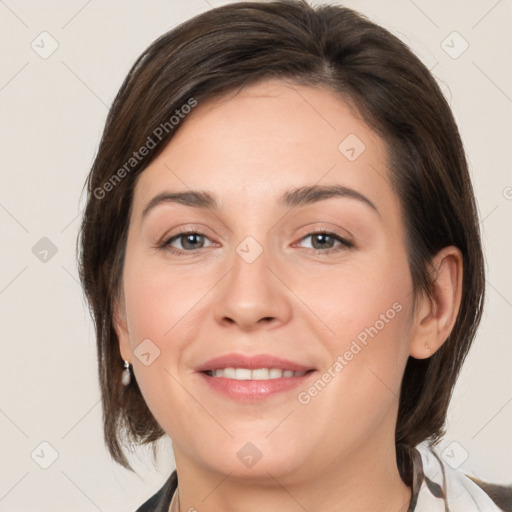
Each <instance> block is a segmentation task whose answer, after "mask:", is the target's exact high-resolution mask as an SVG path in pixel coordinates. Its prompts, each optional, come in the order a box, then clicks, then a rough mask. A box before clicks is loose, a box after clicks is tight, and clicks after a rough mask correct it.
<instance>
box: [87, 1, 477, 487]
mask: <svg viewBox="0 0 512 512" xmlns="http://www.w3.org/2000/svg"><path fill="white" fill-rule="evenodd" d="M270 78H278V79H282V80H285V81H287V82H289V83H292V84H296V85H306V86H313V87H326V88H328V89H330V90H332V91H334V92H335V93H337V94H338V95H339V97H340V99H341V100H343V101H345V102H346V103H347V104H348V105H350V106H351V108H353V109H354V111H355V112H357V114H358V115H360V116H361V117H362V118H363V119H364V121H365V122H366V123H367V124H368V126H369V127H370V128H371V129H372V130H374V131H375V133H377V134H378V135H379V136H380V137H381V138H382V139H383V140H384V142H385V144H386V148H387V157H388V162H387V164H388V167H389V169H390V174H391V177H390V180H391V184H392V187H393V189H394V190H395V192H396V193H397V195H398V197H399V201H400V206H401V210H402V213H403V218H404V223H405V230H406V250H407V257H408V264H409V268H410V272H411V277H412V282H413V294H414V298H416V296H417V294H418V293H419V292H424V293H426V294H427V295H428V297H430V298H432V294H431V291H432V282H433V281H432V279H433V278H432V274H431V272H430V268H431V263H432V258H433V256H434V255H435V254H436V253H437V252H438V251H439V250H440V249H442V248H443V247H446V246H448V245H455V246H456V247H458V248H459V249H460V251H461V252H462V256H463V293H462V298H461V304H460V309H459V312H458V316H457V318H456V321H455V325H454V327H453V329H452V331H451V333H450V335H449V337H448V338H447V340H446V341H445V343H444V344H443V345H442V346H441V348H439V350H437V351H436V352H435V353H434V354H433V355H432V356H431V357H429V358H428V359H422V360H419V359H414V358H412V357H409V359H408V361H407V364H406V368H405V372H404V375H403V379H402V386H401V390H400V397H399V408H398V418H397V424H396V434H395V442H396V446H397V456H398V464H399V470H400V473H401V476H402V478H403V479H404V481H406V482H407V481H410V477H409V476H408V471H407V463H406V462H405V459H404V456H403V454H402V452H401V450H399V449H398V447H405V449H406V450H407V449H408V448H409V449H410V448H412V447H414V446H415V445H417V444H418V443H420V442H422V441H423V440H425V439H427V438H429V437H430V438H431V441H432V443H433V444H435V443H436V442H438V441H439V439H440V437H441V436H442V435H443V434H444V430H443V429H444V425H445V421H446V414H447V409H448V405H449V402H450V398H451V394H452V391H453V387H454V385H455V382H456V379H457V376H458V374H459V371H460V368H461V366H462V363H463V361H464V359H465V357H466V355H467V352H468V350H469V348H470V346H471V343H472V342H473V339H474V337H475V333H476V329H477V327H478V324H479V322H480V318H481V314H482V307H483V301H484V289H485V275H484V260H483V253H482V247H481V240H480V231H479V223H478V215H477V209H476V204H475V198H474V193H473V188H472V184H471V180H470V176H469V172H468V166H467V161H466V156H465V152H464V148H463V144H462V141H461V137H460V134H459V131H458V128H457V125H456V123H455V120H454V117H453V114H452V112H451V110H450V107H449V105H448V103H447V101H446V100H445V98H444V96H443V94H442V92H441V90H440V88H439V86H438V84H437V83H436V80H435V79H434V77H433V76H432V75H431V73H430V72H429V70H428V69H427V68H426V66H425V65H424V64H423V63H422V62H421V61H420V60H419V58H418V57H416V56H415V55H414V53H413V52H412V51H411V50H410V49H409V48H408V47H407V45H406V44H404V43H403V42H402V41H400V39H398V38H397V37H396V36H394V35H393V34H391V33H390V32H389V31H388V30H386V29H384V28H382V27H380V26H379V25H376V24H375V23H373V22H371V21H370V20H369V19H367V18H366V17H365V16H363V15H361V14H359V13H356V12H354V11H353V10H351V9H348V8H344V7H341V6H335V5H321V6H316V7H313V6H311V5H309V4H308V3H307V2H306V1H305V0H282V1H271V2H265V3H260V2H239V3H233V4H228V5H225V6H222V7H218V8H214V9H211V10H209V11H207V12H204V13H202V14H200V15H197V16H195V17H194V18H192V19H190V20H188V21H186V22H184V23H182V24H180V25H179V26H177V27H175V28H173V29H172V30H170V31H169V32H167V33H166V34H164V35H162V36H161V37H159V38H158V39H157V40H156V41H154V42H153V43H152V44H151V45H150V46H149V47H148V48H147V49H146V50H145V51H144V52H143V53H142V55H140V57H139V58H138V59H137V60H136V62H135V64H134V65H133V67H132V68H131V70H130V71H129V73H128V75H127V77H126V79H125V80H124V82H123V84H122V86H121V88H120V90H119V92H118V94H117V96H116V98H115V100H114V102H113V104H112V106H111V109H110V112H109V114H108V118H107V120H106V124H105V128H104V132H103V136H102V138H101V142H100V144H99V149H98V152H97V155H96V158H95V160H94V163H93V165H92V169H91V171H90V173H89V176H88V178H87V182H86V186H87V193H88V198H87V204H86V208H85V213H84V217H83V221H82V224H81V229H80V233H79V240H78V242H79V245H80V255H79V268H80V279H81V282H82V286H83V288H84V291H85V294H86V297H87V300H88V302H89V306H90V310H91V314H92V316H93V318H94V322H95V330H96V338H97V349H98V363H99V380H100V386H101V396H102V404H103V425H104V436H105V441H106V445H107V447H108V449H109V452H110V454H111V456H112V457H113V459H114V460H115V461H116V462H118V463H119V464H121V465H123V466H124V467H125V468H127V469H130V470H132V468H131V466H130V463H129V462H128V460H127V458H126V455H125V451H124V449H125V448H127V447H133V446H134V445H143V444H151V445H152V447H153V453H155V451H154V441H157V440H158V439H160V438H161V437H162V436H163V435H164V434H165V432H164V431H163V429H162V428H161V426H160V425H159V424H158V422H157V421H156V419H155V418H154V416H153V415H152V413H151V411H150V410H149V408H148V407H147V405H146V403H145V401H144V399H143V396H142V394H141V392H140V389H139V387H138V385H137V382H136V380H135V379H132V382H131V384H129V385H128V386H127V387H123V386H122V385H121V384H120V382H121V371H122V359H121V356H120V350H119V342H118V339H117V336H116V332H115V330H114V326H113V307H114V304H115V301H116V300H118V298H119V293H120V290H121V288H122V282H121V276H122V268H123V262H124V254H125V250H126V239H127V231H128V224H129V217H130V212H131V207H132V197H133V191H134V187H135V184H136V182H137V177H138V176H139V175H140V174H141V173H142V172H143V171H144V169H145V168H146V167H147V166H148V165H149V164H150V163H151V162H152V161H153V160H154V159H155V157H156V156H157V155H158V154H159V153H160V152H161V151H162V149H163V148H164V147H165V146H166V145H167V143H168V142H169V141H170V140H171V139H172V137H173V135H174V134H175V133H176V131H177V130H178V129H179V126H181V125H178V126H176V127H175V129H167V130H161V132H162V134H161V137H160V138H158V141H157V147H155V148H154V149H152V151H151V152H150V153H149V154H148V155H147V156H146V157H145V158H143V159H141V160H140V161H137V162H132V163H134V165H133V166H132V167H131V168H129V169H128V171H129V172H128V171H127V172H124V173H122V176H123V179H120V180H117V181H116V182H115V183H112V181H110V182H109V179H111V178H112V176H113V174H114V173H116V170H118V169H119V170H121V166H123V164H125V163H126V162H127V161H129V159H130V158H131V157H132V156H133V152H134V151H136V150H137V149H138V148H140V147H142V146H143V145H145V143H146V141H147V140H148V136H150V135H151V134H152V133H153V132H154V130H155V128H156V127H158V126H162V125H164V124H165V123H166V122H167V123H168V122H169V119H170V118H171V116H173V115H174V114H175V112H176V109H180V108H181V106H182V105H184V104H186V103H187V102H189V101H190V99H191V98H193V99H194V100H195V101H197V102H198V104H199V105H200V104H201V103H202V102H204V101H206V100H208V99H212V98H215V97H221V96H224V95H226V94H227V93H229V92H231V91H233V92H234V91H236V90H239V89H240V88H242V87H243V86H244V85H247V84H251V83H255V82H257V81H259V80H263V79H270ZM184 122H186V120H185V121H184ZM164 132H165V133H164ZM125 171H126V166H125ZM118 177H119V173H118ZM107 182H108V183H110V187H109V192H108V195H106V193H105V190H106V187H105V184H106V183H107ZM103 196H106V197H103ZM409 469H410V468H409Z"/></svg>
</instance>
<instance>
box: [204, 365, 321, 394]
mask: <svg viewBox="0 0 512 512" xmlns="http://www.w3.org/2000/svg"><path fill="white" fill-rule="evenodd" d="M314 373H315V372H314V371H311V372H308V373H305V374H304V375H301V376H299V377H281V378H279V379H269V380H236V379H227V378H225V377H210V376H209V375H206V374H205V373H202V372H201V373H199V375H200V377H201V378H202V379H203V380H204V381H205V382H206V384H207V385H208V386H209V387H210V388H211V389H213V391H216V392H217V393H220V394H221V395H224V396H226V397H228V398H231V399H233V400H249V401H253V400H262V399H265V398H269V397H271V396H275V395H277V394H278V393H283V392H285V391H291V390H292V389H295V388H297V387H299V386H301V385H304V382H305V381H306V380H307V379H309V378H310V377H311V375H313V374H314Z"/></svg>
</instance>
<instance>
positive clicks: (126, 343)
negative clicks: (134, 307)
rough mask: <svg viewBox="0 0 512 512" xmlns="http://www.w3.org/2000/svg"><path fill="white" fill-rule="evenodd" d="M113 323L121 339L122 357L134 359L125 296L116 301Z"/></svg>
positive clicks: (126, 359)
mask: <svg viewBox="0 0 512 512" xmlns="http://www.w3.org/2000/svg"><path fill="white" fill-rule="evenodd" d="M113 309H114V313H113V324H114V329H115V331H116V334H117V339H118V341H119V351H120V352H121V357H122V358H123V359H124V360H125V361H128V362H131V361H132V359H133V358H132V347H131V344H130V335H129V332H128V322H127V321H126V307H125V303H124V297H121V298H120V299H118V300H115V302H114V308H113Z"/></svg>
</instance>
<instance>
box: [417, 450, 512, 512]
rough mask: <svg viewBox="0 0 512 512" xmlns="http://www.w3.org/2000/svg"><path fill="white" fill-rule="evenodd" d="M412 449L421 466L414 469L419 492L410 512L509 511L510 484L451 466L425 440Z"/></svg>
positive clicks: (511, 490) (511, 498) (511, 496)
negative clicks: (487, 478)
mask: <svg viewBox="0 0 512 512" xmlns="http://www.w3.org/2000/svg"><path fill="white" fill-rule="evenodd" d="M415 449H416V451H417V452H418V453H419V455H420V457H421V463H420V464H421V468H417V467H416V468H415V469H416V472H417V473H418V482H417V483H418V486H419V492H418V500H417V505H416V508H415V509H414V512H424V511H429V512H430V511H434V510H435V511H437V510H439V511H445V510H449V511H450V512H512V485H509V486H505V485H496V484H491V483H487V482H483V481H482V480H479V479H477V478H475V477H472V476H470V475H467V474H465V473H464V472H462V471H461V470H458V469H454V468H452V467H451V466H450V465H449V464H448V463H447V462H446V461H445V460H444V459H443V458H442V457H441V456H440V455H439V454H438V453H437V451H436V449H435V448H434V447H432V446H431V445H430V444H429V442H428V440H427V441H424V442H423V443H420V444H419V445H417V446H416V447H415ZM418 462H419V461H418Z"/></svg>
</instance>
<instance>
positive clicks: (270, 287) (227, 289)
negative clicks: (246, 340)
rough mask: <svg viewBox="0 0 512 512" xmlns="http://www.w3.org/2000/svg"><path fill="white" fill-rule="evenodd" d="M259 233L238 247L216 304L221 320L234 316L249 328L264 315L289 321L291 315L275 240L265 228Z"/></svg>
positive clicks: (246, 238)
mask: <svg viewBox="0 0 512 512" xmlns="http://www.w3.org/2000/svg"><path fill="white" fill-rule="evenodd" d="M258 233H259V234H257V235H255V236H254V235H248V236H246V237H245V238H243V239H242V241H241V242H239V243H238V245H237V246H236V247H235V248H234V249H235V250H234V254H233V258H232V265H231V271H230V272H229V274H228V276H226V282H225V283H224V286H223V287H222V292H221V294H220V296H219V298H218V301H217V303H216V306H215V315H216V317H217V320H218V321H220V322H223V321H224V322H225V321H226V319H230V320H231V321H232V322H235V323H237V324H238V325H239V326H240V327H243V328H246V329H249V328H251V327H254V326H255V325H256V324H257V323H258V322H259V321H260V320H262V319H266V320H269V319H271V318H272V319H275V320H280V321H285V320H286V318H287V316H288V315H289V307H290V304H289V303H288V300H287V297H286V290H285V287H284V286H283V284H282V283H281V282H280V280H279V279H277V277H276V276H275V275H274V273H275V272H276V270H275V269H274V268H273V267H275V266H276V264H277V260H278V258H277V257H276V256H277V255H274V254H273V253H272V245H273V244H271V243H269V241H268V237H267V236H266V233H265V231H264V230H258ZM271 269H272V270H271Z"/></svg>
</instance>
